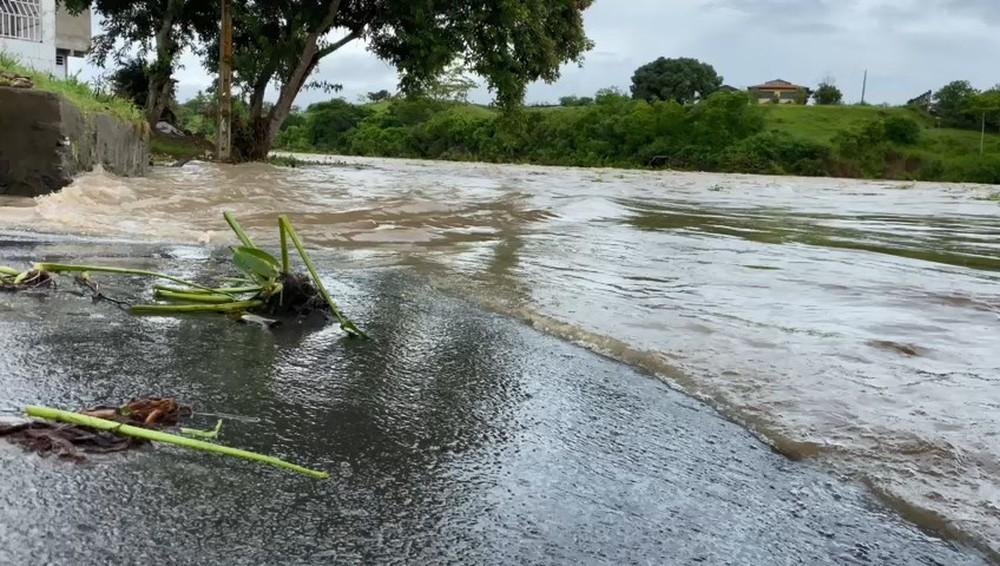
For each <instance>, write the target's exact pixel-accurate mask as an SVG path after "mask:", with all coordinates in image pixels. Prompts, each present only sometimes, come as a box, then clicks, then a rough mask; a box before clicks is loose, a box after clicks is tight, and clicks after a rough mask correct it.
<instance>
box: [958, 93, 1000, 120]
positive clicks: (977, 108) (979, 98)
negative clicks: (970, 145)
mask: <svg viewBox="0 0 1000 566" xmlns="http://www.w3.org/2000/svg"><path fill="white" fill-rule="evenodd" d="M966 111H967V112H969V113H970V114H972V115H973V116H974V117H976V118H978V119H979V120H980V123H985V125H986V127H987V128H988V129H993V130H996V129H1000V85H997V86H995V87H993V88H992V89H990V90H987V91H983V92H980V93H978V94H976V95H974V96H972V97H971V98H969V101H968V105H967V106H966Z"/></svg>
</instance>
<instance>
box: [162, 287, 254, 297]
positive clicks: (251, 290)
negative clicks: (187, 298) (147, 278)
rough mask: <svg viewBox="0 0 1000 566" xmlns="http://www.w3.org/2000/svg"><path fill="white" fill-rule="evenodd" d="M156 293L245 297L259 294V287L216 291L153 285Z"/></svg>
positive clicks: (216, 289)
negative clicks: (169, 292) (168, 292)
mask: <svg viewBox="0 0 1000 566" xmlns="http://www.w3.org/2000/svg"><path fill="white" fill-rule="evenodd" d="M153 290H154V291H171V292H173V293H194V294H198V295H245V294H249V293H259V292H260V291H261V288H260V287H259V286H253V287H217V288H215V289H192V288H188V287H171V286H170V285H153Z"/></svg>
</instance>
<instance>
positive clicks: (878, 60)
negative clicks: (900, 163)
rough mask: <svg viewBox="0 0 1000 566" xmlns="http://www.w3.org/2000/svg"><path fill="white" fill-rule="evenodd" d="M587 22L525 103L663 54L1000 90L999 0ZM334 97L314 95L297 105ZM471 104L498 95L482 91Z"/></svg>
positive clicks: (621, 76) (666, 8) (838, 2)
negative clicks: (571, 58) (566, 56)
mask: <svg viewBox="0 0 1000 566" xmlns="http://www.w3.org/2000/svg"><path fill="white" fill-rule="evenodd" d="M585 19H586V28H587V33H588V35H589V36H590V37H591V39H593V40H594V42H595V44H596V45H595V47H594V49H593V50H592V51H591V52H589V53H588V54H587V55H586V59H585V61H584V64H583V67H577V66H576V65H569V66H566V67H565V68H564V69H563V72H562V78H561V79H560V80H559V81H557V82H556V83H554V84H544V83H539V84H534V85H531V87H530V88H529V89H528V96H527V102H529V103H530V102H547V101H553V102H554V101H556V100H557V99H558V98H559V97H560V96H565V95H571V94H575V95H592V94H593V93H594V92H595V91H596V90H597V89H600V88H604V87H607V86H618V87H620V88H623V89H626V90H627V88H628V85H629V83H630V78H631V76H632V72H633V71H634V70H635V68H636V67H638V66H640V65H642V64H644V63H647V62H649V61H651V60H653V59H655V58H657V57H661V56H663V57H695V58H698V59H701V60H703V61H705V62H708V63H711V64H712V65H714V66H715V69H716V71H718V72H719V74H721V75H722V76H723V77H725V80H726V83H727V84H730V85H733V86H736V87H741V88H742V87H746V86H748V85H751V84H757V83H761V82H764V81H767V80H770V79H775V78H782V79H785V80H789V81H792V82H795V83H799V84H804V85H807V86H814V85H815V84H816V83H818V82H819V81H820V80H822V79H823V78H824V77H828V76H829V77H833V78H834V79H835V80H836V83H837V85H838V86H840V87H841V89H842V90H843V91H844V94H845V97H846V100H847V101H848V102H854V101H857V100H858V99H859V98H860V97H861V84H862V78H863V75H864V71H865V69H866V68H867V69H868V70H869V78H868V100H869V101H870V102H876V103H877V102H890V103H901V102H905V101H906V100H908V99H909V98H912V97H914V96H916V95H918V94H921V93H922V92H924V91H926V90H929V89H932V88H937V87H940V86H941V85H943V84H945V83H947V82H949V81H951V80H955V79H966V80H969V81H971V82H972V83H973V85H975V86H976V87H979V88H988V87H990V86H992V85H994V84H997V83H1000V64H998V62H997V61H998V55H1000V0H596V2H595V3H594V5H593V6H592V7H591V8H590V9H589V10H587V12H586V15H585ZM98 25H99V22H97V21H96V18H95V28H96V27H97V26H98ZM96 31H97V30H96V29H95V33H96ZM182 65H183V68H182V69H181V70H180V71H179V72H178V73H177V76H176V78H177V79H178V95H179V98H180V99H181V100H184V99H186V98H189V97H190V96H192V95H194V94H195V93H196V92H197V91H198V90H200V89H204V88H205V87H206V86H208V85H209V84H210V83H211V78H210V77H209V75H208V74H207V73H206V72H205V71H204V70H203V69H202V68H201V67H200V65H199V64H198V60H197V59H196V58H195V57H193V56H191V55H190V54H185V56H184V57H183V58H182ZM75 68H76V69H81V68H82V75H83V76H84V77H85V78H90V77H92V76H94V75H95V73H97V70H96V69H94V68H92V67H91V66H90V65H88V64H83V62H82V61H77V62H76V67H75ZM73 69H74V68H73V67H71V70H73ZM317 78H319V79H322V80H326V81H329V82H333V83H340V84H342V85H343V86H344V90H343V91H342V92H341V93H340V94H339V95H337V96H343V97H344V98H347V99H348V100H356V99H358V97H359V96H362V95H363V94H364V93H366V92H369V91H374V90H380V89H383V88H384V89H388V90H390V91H391V90H394V89H395V86H396V73H395V71H394V70H393V68H392V67H390V66H388V65H386V64H385V63H383V62H381V61H379V60H378V59H376V58H375V57H373V56H372V55H370V54H369V53H368V52H367V51H366V50H365V46H364V44H362V43H358V42H355V43H354V44H352V45H349V46H348V47H345V48H344V49H342V50H341V51H339V52H337V53H336V54H334V55H332V56H330V57H329V58H327V59H325V60H324V61H323V62H322V63H321V64H320V67H319V71H318V77H317ZM330 96H331V95H329V94H326V93H323V92H321V91H305V92H303V93H301V94H300V95H299V97H298V100H297V101H296V102H297V104H300V105H302V106H305V105H308V104H310V103H312V102H317V101H320V100H325V99H327V98H329V97H330ZM273 97H274V93H272V99H273ZM472 98H473V99H474V100H475V101H477V102H489V101H490V99H491V96H490V94H489V93H488V92H486V90H485V89H481V90H480V91H477V92H475V93H473V96H472Z"/></svg>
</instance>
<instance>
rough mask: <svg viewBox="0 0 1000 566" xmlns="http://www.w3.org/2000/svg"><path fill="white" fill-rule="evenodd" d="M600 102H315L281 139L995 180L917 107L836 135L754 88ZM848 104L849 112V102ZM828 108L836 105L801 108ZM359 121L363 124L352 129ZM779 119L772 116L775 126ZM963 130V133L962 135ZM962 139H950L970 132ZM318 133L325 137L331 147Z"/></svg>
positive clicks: (434, 152) (456, 155)
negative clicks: (801, 122)
mask: <svg viewBox="0 0 1000 566" xmlns="http://www.w3.org/2000/svg"><path fill="white" fill-rule="evenodd" d="M596 98H597V101H595V103H593V104H589V105H584V106H566V107H560V108H538V109H531V108H529V109H524V110H523V111H521V112H517V113H499V112H496V111H494V110H493V109H489V108H485V107H482V106H476V105H472V104H460V103H455V102H447V101H437V100H431V99H428V98H419V97H411V98H394V99H392V100H391V101H390V102H389V104H378V105H351V104H348V103H346V102H344V101H335V102H333V103H324V104H322V105H314V106H311V107H310V108H308V109H307V110H306V111H305V112H303V113H301V114H293V115H292V116H291V117H290V118H289V120H288V121H287V126H286V128H285V129H284V130H283V131H282V133H281V137H280V138H279V142H280V144H279V147H283V148H287V149H294V150H301V151H317V150H321V151H324V152H331V153H340V154H353V155H370V156H387V157H416V158H426V159H454V160H476V161H494V162H514V163H539V164H545V165H574V166H614V167H646V166H649V165H654V166H665V167H672V168H678V169H696V170H706V171H733V172H745V173H768V174H786V173H788V174H796V175H827V176H829V175H833V176H855V177H880V178H882V177H889V178H901V179H923V180H948V181H972V182H995V180H996V179H1000V157H996V156H990V155H987V156H983V157H980V156H979V155H978V153H973V152H972V151H971V148H970V151H969V154H968V155H955V152H951V153H948V154H945V153H942V152H941V150H940V148H939V147H938V145H937V144H939V143H941V142H940V141H939V140H938V139H935V138H934V137H933V136H931V135H930V134H926V135H925V133H924V129H923V125H922V124H921V123H920V122H919V121H918V119H919V118H920V117H921V116H920V114H918V113H904V112H901V111H872V114H871V115H872V116H874V117H875V119H870V120H869V121H868V122H863V123H862V125H861V126H860V127H857V128H856V129H854V130H845V131H844V132H842V133H840V134H839V135H837V136H836V137H835V138H834V139H833V140H832V142H831V141H827V140H826V139H817V138H808V139H807V138H804V137H799V136H798V135H797V134H794V133H789V132H787V131H777V130H771V131H765V129H766V124H765V122H764V115H766V114H767V112H774V111H779V110H781V109H772V108H766V107H761V106H758V105H756V104H752V103H751V100H750V99H749V96H748V95H747V94H745V93H722V92H718V93H716V94H714V95H712V96H710V97H709V98H708V99H706V100H704V101H702V102H701V103H699V104H693V105H681V104H678V103H676V102H673V101H653V102H647V101H645V100H635V99H632V98H630V97H627V96H624V95H623V94H622V93H621V92H618V91H615V90H613V89H605V90H602V91H601V93H600V94H599V95H598V96H597V97H596ZM843 110H844V111H845V112H848V111H849V110H851V109H846V108H845V109H843ZM802 111H803V112H807V113H810V112H813V111H815V112H819V113H820V115H829V114H830V112H831V111H834V112H837V111H838V110H837V109H829V108H828V109H821V108H816V109H803V110H802ZM352 124H353V126H352ZM772 124H773V122H772ZM960 134H961V133H960ZM963 137H967V136H963V135H959V136H957V138H955V137H949V139H962V138H963ZM313 140H322V141H321V142H319V143H321V144H322V145H323V147H322V148H320V147H318V145H317V143H316V142H314V141H313Z"/></svg>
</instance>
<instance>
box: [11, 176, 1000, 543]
mask: <svg viewBox="0 0 1000 566" xmlns="http://www.w3.org/2000/svg"><path fill="white" fill-rule="evenodd" d="M998 194H1000V188H989V187H959V186H932V185H905V184H898V183H876V182H860V181H846V180H830V179H794V178H767V177H750V176H725V175H714V174H679V173H648V172H625V171H616V170H580V169H561V168H540V167H519V166H497V165H477V164H454V163H432V162H418V161H399V160H377V159H354V158H351V159H350V160H349V163H346V164H343V163H342V164H340V165H337V166H312V167H304V168H295V169H288V168H276V167H271V166H267V165H248V166H241V167H226V166H223V167H220V166H215V165H207V164H199V163H192V164H189V165H187V166H185V167H184V168H180V169H157V170H156V171H155V172H154V173H153V175H152V176H151V177H149V178H146V179H116V178H112V177H107V176H104V175H101V174H95V175H90V176H87V177H85V178H83V179H81V180H80V181H78V182H77V183H76V184H75V185H73V186H71V187H68V188H67V189H65V190H64V191H63V192H62V193H60V194H57V195H51V196H48V197H43V198H41V199H38V200H37V201H15V200H9V199H8V200H4V201H0V227H2V228H3V229H5V230H17V229H24V230H34V231H43V232H63V233H72V234H83V235H89V236H95V237H102V238H106V237H109V236H112V237H121V238H125V239H128V240H152V241H161V242H181V243H188V244H191V245H192V246H193V247H191V248H190V249H193V250H200V249H204V250H208V249H211V248H212V247H215V246H219V245H225V244H228V243H229V235H228V233H227V232H226V231H225V230H224V225H223V224H222V223H221V212H222V211H223V210H233V211H234V212H236V213H237V216H238V217H239V218H240V219H241V221H242V222H243V223H244V225H245V226H246V227H247V228H249V229H251V230H253V231H254V235H255V236H256V237H257V238H258V239H262V240H263V241H266V235H267V234H273V233H274V230H273V226H274V222H275V217H276V215H277V214H278V213H288V214H290V215H292V217H293V220H294V221H295V223H296V225H297V226H298V227H299V229H300V231H301V232H302V234H303V236H304V237H305V238H306V239H307V240H308V241H309V242H310V243H311V244H312V245H314V246H320V247H323V248H325V249H326V250H328V252H329V253H331V254H335V256H331V257H336V258H337V259H336V261H337V262H339V263H341V264H342V269H346V270H353V269H375V270H382V269H388V270H400V271H401V272H404V273H406V274H408V276H410V277H415V278H416V280H417V281H421V282H423V283H426V284H428V285H430V286H432V287H434V288H436V289H437V290H438V291H443V292H445V293H446V294H448V295H450V296H461V297H465V298H467V299H468V300H470V301H472V302H473V303H476V304H480V305H483V306H486V307H488V308H489V309H490V310H493V311H495V312H499V313H502V314H508V315H512V316H514V317H517V318H519V319H521V320H524V321H528V322H530V323H531V324H532V325H534V326H535V327H536V328H538V329H541V330H543V331H545V332H547V333H550V334H553V335H555V336H558V337H561V338H565V339H568V340H571V341H574V342H576V343H578V344H580V345H583V346H585V347H587V348H590V349H592V350H595V351H597V352H600V353H603V354H606V355H608V356H610V357H612V358H615V359H618V360H621V361H624V362H626V363H629V364H632V365H634V366H638V367H640V368H642V369H644V370H646V371H648V372H651V373H655V374H656V375H658V376H660V377H661V378H662V379H663V380H664V381H665V382H666V383H668V384H671V385H673V386H676V387H678V388H681V389H683V390H684V391H686V392H688V393H690V394H693V395H695V396H697V397H700V398H702V399H705V400H707V401H708V402H709V403H710V404H712V405H713V406H715V407H717V408H718V409H719V410H720V411H721V412H722V413H723V414H725V415H727V416H728V417H729V418H732V419H734V420H735V421H737V422H739V423H741V424H744V425H746V426H747V427H749V428H750V429H752V430H753V431H755V432H756V433H757V434H758V435H759V436H761V437H762V438H765V439H766V440H768V441H769V442H771V443H772V444H773V445H774V446H776V447H777V448H778V449H779V450H780V451H781V452H782V453H784V454H787V455H789V456H791V457H793V458H805V459H808V460H809V461H810V462H813V463H815V464H816V465H821V466H822V467H824V468H827V469H834V470H836V471H839V472H842V473H844V474H847V475H849V476H850V477H853V478H858V479H860V480H862V481H864V482H865V483H866V484H868V485H869V486H870V487H871V488H872V489H873V490H874V491H876V492H877V493H879V494H880V495H882V496H883V498H884V499H885V500H886V501H889V502H891V503H892V504H893V506H894V507H896V508H897V509H899V510H902V511H903V512H904V515H905V516H907V517H909V518H911V519H913V520H915V521H917V522H918V523H920V524H922V525H924V526H926V527H931V528H933V529H936V530H938V531H940V532H945V533H948V534H951V535H955V536H960V537H969V538H972V539H974V540H976V541H978V543H979V545H980V546H982V547H988V548H991V549H993V550H994V551H998V550H1000V548H998V546H997V544H998V543H997V542H996V541H1000V349H998V348H997V344H998V342H1000V220H998V215H1000V202H998V200H997V199H998V197H997V195H998ZM86 250H87V248H86V246H81V247H80V248H79V257H88V256H89V254H88V253H87V251H86ZM332 271H333V273H334V274H336V273H337V270H336V269H333V270H332ZM498 320H499V319H498ZM491 324H492V323H491ZM427 328H435V330H440V329H439V328H437V327H434V326H427V325H426V324H425V323H420V322H417V321H414V322H413V327H412V329H411V331H412V332H413V333H415V334H419V333H420V332H421V331H422V329H427ZM445 330H447V329H445ZM483 332H487V330H485V329H484V330H483ZM484 339H485V338H483V335H482V334H481V335H480V338H479V340H484ZM470 347H471V345H470ZM480 347H484V346H482V345H480ZM168 351H170V352H172V350H168ZM511 355H513V354H511ZM413 359H414V360H417V359H420V356H415V357H414V358H413ZM491 359H492V358H491ZM514 359H515V361H516V356H515V358H514ZM175 363H179V362H177V361H176V360H174V359H173V358H169V357H168V358H165V359H164V362H163V364H162V366H161V367H163V368H164V371H176V370H172V369H170V370H168V369H167V368H170V367H172V364H175ZM289 363H293V362H292V361H289ZM509 363H515V362H509ZM264 365H266V364H264ZM293 365H294V364H293ZM557 365H558V364H557ZM181 367H184V366H183V364H181ZM549 371H551V368H549ZM578 377H579V376H578ZM484 378H485V375H484ZM607 378H608V379H614V376H608V377H607ZM205 379H207V378H205ZM629 379H631V378H629ZM299 385H300V386H301V385H302V384H301V383H299ZM330 386H331V387H332V386H333V385H332V384H331V385H330ZM107 387H111V388H112V389H111V390H110V391H114V386H113V385H111V384H108V385H107ZM268 387H271V388H273V389H274V391H272V392H271V394H274V395H295V394H300V395H302V396H303V397H302V398H301V399H299V400H298V401H300V402H302V403H308V399H309V398H310V397H309V394H310V393H309V391H308V389H306V390H302V391H299V390H298V389H296V388H295V387H290V388H289V389H288V390H285V389H282V388H281V387H279V384H278V383H270V384H268ZM338 387H339V385H338ZM442 387H443V388H445V389H447V388H448V385H447V384H442ZM644 387H648V388H649V390H648V391H646V390H643V391H642V392H641V393H636V395H637V399H642V400H643V403H650V404H651V405H649V407H650V408H651V409H650V410H654V411H655V410H657V408H661V409H664V410H666V409H665V408H663V407H659V405H656V403H658V402H660V401H657V400H656V398H658V397H659V396H661V395H668V394H669V391H668V390H666V389H664V388H662V387H655V386H653V385H649V386H644ZM564 392H565V391H564ZM397 393H398V392H397ZM413 394H415V395H418V394H420V391H414V392H413ZM438 394H440V395H443V396H447V392H446V391H439V392H438ZM507 394H511V395H515V394H517V392H507ZM591 395H592V396H593V403H594V404H595V405H600V403H599V402H598V400H599V399H600V397H601V395H599V394H597V393H592V394H591ZM473 397H474V396H472V397H470V399H469V400H468V401H467V402H469V403H474V399H473ZM556 397H558V395H553V396H552V399H555V398H556ZM647 397H648V398H647ZM669 398H672V397H669ZM552 399H550V400H549V401H550V402H554V401H552ZM665 399H666V398H665ZM13 400H14V401H17V402H27V401H32V399H20V398H16V399H13ZM609 402H610V400H609ZM662 402H664V403H665V402H666V400H663V401H662ZM375 405H377V403H375V404H373V405H372V408H373V407H375ZM487 405H488V406H489V405H490V404H489V403H487ZM605 409H606V408H602V409H601V411H605ZM439 410H441V411H444V408H440V409H439ZM433 413H434V411H433V410H431V415H433ZM359 414H360V413H359ZM424 416H427V415H424ZM385 418H387V419H391V418H393V417H392V416H391V415H389V414H387V415H386V416H385ZM495 418H497V419H499V421H500V422H502V421H503V419H504V418H506V417H502V416H496V417H495ZM599 418H607V415H603V414H602V416H601V417H599ZM663 418H667V416H664V417H663ZM282 424H283V425H285V426H291V424H290V423H287V422H286V423H282ZM646 425H647V426H650V427H655V426H668V424H667V423H665V422H660V421H656V420H652V421H647V422H646ZM456 426H457V425H456ZM488 426H489V425H488V424H484V423H475V425H474V427H475V428H479V429H481V430H488ZM483 427H487V429H483ZM460 428H461V427H460ZM501 428H503V427H501ZM456 430H457V429H456ZM647 432H648V431H647ZM456 434H457V433H456ZM484 434H485V433H484ZM17 465H18V466H20V465H23V464H17ZM507 511H508V512H509V511H510V510H509V509H508V510H507ZM647 518H649V517H647ZM661 519H662V517H661ZM543 538H544V537H543ZM737 562H739V561H737ZM876 562H877V560H876ZM945 562H946V563H949V562H948V561H947V560H946V561H945Z"/></svg>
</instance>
